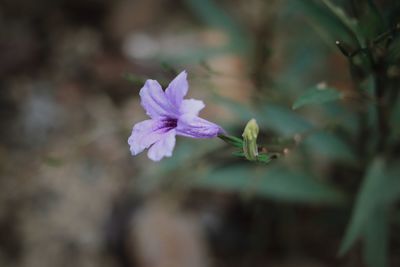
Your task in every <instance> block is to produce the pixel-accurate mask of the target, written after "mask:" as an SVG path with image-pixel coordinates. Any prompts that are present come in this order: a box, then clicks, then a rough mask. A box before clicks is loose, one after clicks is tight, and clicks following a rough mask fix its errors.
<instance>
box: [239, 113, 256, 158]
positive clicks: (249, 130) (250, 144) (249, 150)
mask: <svg viewBox="0 0 400 267" xmlns="http://www.w3.org/2000/svg"><path fill="white" fill-rule="evenodd" d="M258 131H259V129H258V125H257V122H256V120H255V119H251V120H250V121H249V122H248V123H247V124H246V127H245V128H244V131H243V135H242V136H243V152H244V156H245V157H246V159H248V160H251V161H255V160H257V156H258V147H257V136H258Z"/></svg>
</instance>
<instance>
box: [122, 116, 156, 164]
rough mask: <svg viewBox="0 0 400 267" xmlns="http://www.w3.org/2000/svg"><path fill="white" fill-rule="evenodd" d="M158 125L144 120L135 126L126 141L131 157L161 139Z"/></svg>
mask: <svg viewBox="0 0 400 267" xmlns="http://www.w3.org/2000/svg"><path fill="white" fill-rule="evenodd" d="M159 125H160V122H158V121H155V120H145V121H142V122H139V123H137V124H135V126H134V127H133V130H132V134H131V136H130V137H129V139H128V144H129V145H130V150H131V153H132V155H134V156H135V155H137V154H139V153H140V152H142V151H143V150H144V149H146V148H149V147H150V146H151V145H152V144H154V143H155V142H157V141H158V140H160V139H161V138H162V136H163V134H164V132H163V131H160V126H159Z"/></svg>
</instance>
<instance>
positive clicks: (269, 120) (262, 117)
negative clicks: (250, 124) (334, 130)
mask: <svg viewBox="0 0 400 267" xmlns="http://www.w3.org/2000/svg"><path fill="white" fill-rule="evenodd" d="M256 119H257V121H258V123H259V124H260V126H262V127H263V128H267V129H271V130H274V131H277V132H279V133H280V134H282V135H284V136H292V135H294V134H296V133H304V132H306V131H309V130H311V129H312V124H311V123H310V122H309V121H307V120H306V119H305V118H303V117H302V116H300V115H299V114H296V113H295V112H293V110H291V109H288V108H285V107H282V106H279V105H275V104H268V105H267V106H265V107H264V108H263V109H262V110H261V112H260V114H259V115H257V116H256Z"/></svg>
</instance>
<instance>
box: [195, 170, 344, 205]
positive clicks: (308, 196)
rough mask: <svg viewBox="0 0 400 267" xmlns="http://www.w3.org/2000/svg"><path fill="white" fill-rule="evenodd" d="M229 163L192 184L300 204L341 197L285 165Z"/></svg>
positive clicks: (338, 200) (328, 201) (334, 200)
mask: <svg viewBox="0 0 400 267" xmlns="http://www.w3.org/2000/svg"><path fill="white" fill-rule="evenodd" d="M258 166H259V167H257V168H256V167H255V165H249V166H248V165H239V166H230V167H228V168H223V169H218V170H214V171H212V172H210V173H208V174H207V175H204V176H202V177H201V178H199V179H198V180H197V181H196V183H195V186H198V187H205V188H210V189H213V190H218V191H232V192H240V193H243V192H251V193H252V194H254V195H257V196H260V197H266V198H271V199H276V200H280V201H291V202H301V203H326V204H339V203H342V202H343V200H344V197H343V195H342V194H341V193H339V192H338V191H336V190H335V189H333V188H331V187H330V186H328V185H326V184H323V183H320V182H318V181H317V180H315V179H313V178H312V177H310V176H309V175H307V174H304V173H299V172H293V171H290V170H288V169H287V168H286V167H280V166H278V165H273V166H271V165H270V166H269V167H267V168H266V167H260V166H261V165H258Z"/></svg>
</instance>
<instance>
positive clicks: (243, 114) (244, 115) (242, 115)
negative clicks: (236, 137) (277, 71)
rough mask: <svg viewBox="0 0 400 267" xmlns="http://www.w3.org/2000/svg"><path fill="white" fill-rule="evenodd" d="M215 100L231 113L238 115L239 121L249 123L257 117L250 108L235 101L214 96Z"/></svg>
mask: <svg viewBox="0 0 400 267" xmlns="http://www.w3.org/2000/svg"><path fill="white" fill-rule="evenodd" d="M213 100H214V101H215V102H217V103H218V104H220V105H222V106H224V107H226V108H227V109H228V110H229V111H230V112H232V113H233V114H234V115H236V117H237V119H238V120H241V121H248V120H249V119H250V118H253V117H254V116H255V112H254V111H253V110H252V109H251V108H250V107H248V106H246V105H245V104H243V103H239V102H237V101H235V100H233V99H230V98H227V97H224V96H221V95H218V94H214V95H213ZM238 123H239V122H238Z"/></svg>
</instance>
